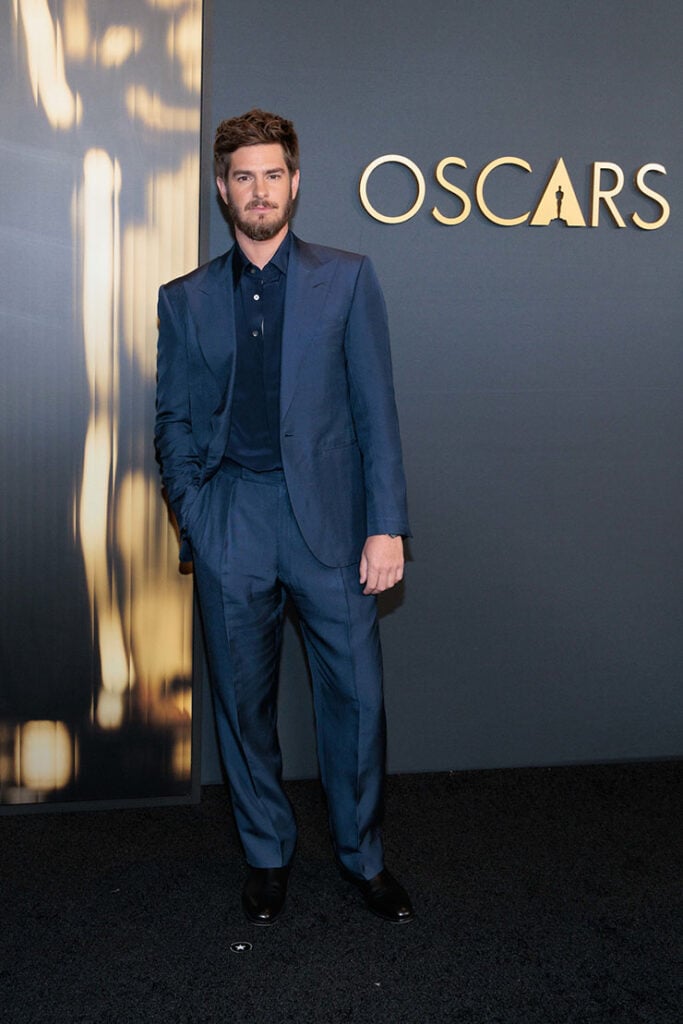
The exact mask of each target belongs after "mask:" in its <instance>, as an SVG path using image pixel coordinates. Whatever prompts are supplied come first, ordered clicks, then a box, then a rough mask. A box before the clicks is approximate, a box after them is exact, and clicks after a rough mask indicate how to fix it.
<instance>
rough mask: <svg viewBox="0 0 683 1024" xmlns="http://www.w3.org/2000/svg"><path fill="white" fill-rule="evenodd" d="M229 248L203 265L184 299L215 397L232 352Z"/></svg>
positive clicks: (221, 387)
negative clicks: (203, 269)
mask: <svg viewBox="0 0 683 1024" xmlns="http://www.w3.org/2000/svg"><path fill="white" fill-rule="evenodd" d="M231 253H232V249H230V250H228V252H226V253H224V254H223V256H220V257H219V258H218V259H217V260H214V261H212V262H211V263H209V264H208V265H207V268H206V273H205V274H204V275H203V276H202V277H201V278H200V279H199V281H198V282H197V284H196V286H195V287H194V288H192V289H188V302H189V305H190V310H191V312H192V318H193V320H194V323H195V326H196V329H197V341H198V343H199V347H200V349H201V352H202V355H203V356H204V359H205V360H206V364H207V366H208V367H209V369H210V370H211V372H212V374H213V376H214V377H215V380H216V384H217V387H218V391H219V398H222V397H223V394H224V391H225V387H226V384H227V383H228V376H229V370H230V367H231V365H232V360H233V358H234V354H235V311H234V292H233V284H232V260H231Z"/></svg>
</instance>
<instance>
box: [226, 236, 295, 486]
mask: <svg viewBox="0 0 683 1024" xmlns="http://www.w3.org/2000/svg"><path fill="white" fill-rule="evenodd" d="M290 245H291V237H290V234H289V232H287V235H286V237H285V239H284V241H283V242H282V244H281V245H280V247H279V248H278V250H277V252H276V253H275V254H274V256H273V257H272V259H271V260H270V262H269V263H267V264H266V265H265V267H263V269H262V270H261V269H260V268H259V267H256V266H254V264H253V263H250V262H249V260H248V259H247V258H246V256H245V255H244V253H243V252H242V250H241V249H240V247H239V245H237V244H235V247H234V250H233V254H232V274H233V287H234V294H235V335H236V340H237V353H236V367H235V383H234V390H233V398H232V415H231V421H230V437H229V439H228V445H227V449H226V454H227V456H228V458H230V459H232V460H233V461H234V462H237V463H239V464H240V465H241V466H246V468H247V469H253V470H256V471H257V472H264V471H266V470H271V469H281V468H282V457H281V454H280V362H281V353H282V325H283V321H284V311H285V285H286V280H287V264H288V262H289V250H290Z"/></svg>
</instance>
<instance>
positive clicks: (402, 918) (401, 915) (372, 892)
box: [340, 868, 415, 924]
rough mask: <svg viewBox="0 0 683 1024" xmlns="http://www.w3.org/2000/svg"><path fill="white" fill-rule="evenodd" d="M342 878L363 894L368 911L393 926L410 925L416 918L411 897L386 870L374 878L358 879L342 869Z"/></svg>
mask: <svg viewBox="0 0 683 1024" xmlns="http://www.w3.org/2000/svg"><path fill="white" fill-rule="evenodd" d="M340 870H341V874H342V878H345V879H346V881H347V882H351V884H352V885H355V887H356V888H357V889H358V890H359V892H361V893H362V895H363V898H364V900H365V905H366V907H367V908H368V910H371V911H372V913H373V914H377V916H378V917H382V918H384V920H385V921H391V923H392V924H408V922H409V921H412V920H413V918H414V917H415V912H414V910H413V908H412V905H411V902H410V897H409V896H408V893H407V892H406V891H405V889H404V888H403V886H402V885H400V884H399V883H398V882H397V881H396V879H395V878H394V877H393V876H392V875H390V874H389V872H388V871H387V870H386V869H385V870H384V871H380V873H379V874H378V875H375V877H374V878H358V876H357V875H352V874H351V873H350V872H349V871H347V870H346V868H340Z"/></svg>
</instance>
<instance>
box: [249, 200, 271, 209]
mask: <svg viewBox="0 0 683 1024" xmlns="http://www.w3.org/2000/svg"><path fill="white" fill-rule="evenodd" d="M246 208H247V210H277V205H276V204H275V203H263V202H259V203H257V202H251V203H248V204H247V207H246Z"/></svg>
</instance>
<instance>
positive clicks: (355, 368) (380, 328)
mask: <svg viewBox="0 0 683 1024" xmlns="http://www.w3.org/2000/svg"><path fill="white" fill-rule="evenodd" d="M345 351H346V358H347V372H348V378H349V390H350V395H351V407H352V412H353V418H354V423H355V428H356V435H357V437H358V443H359V446H360V450H361V453H362V456H363V475H364V482H365V498H366V507H367V540H366V542H365V545H364V547H363V553H362V555H361V561H360V566H359V572H360V582H361V584H362V585H363V586H364V593H366V594H378V593H381V592H382V591H383V590H387V589H389V588H390V587H393V586H394V585H395V584H396V583H398V581H399V580H400V579H402V577H403V537H404V536H410V526H409V523H408V513H407V502H406V484H405V474H404V471H403V458H402V454H401V438H400V433H399V427H398V414H397V411H396V399H395V396H394V384H393V375H392V367H391V350H390V342H389V326H388V322H387V313H386V306H385V303H384V297H383V295H382V290H381V288H380V285H379V281H378V280H377V276H376V274H375V272H374V269H373V267H372V264H371V262H370V260H368V259H367V257H364V258H363V260H362V263H361V266H360V269H359V272H358V277H357V280H356V287H355V291H354V295H353V300H352V303H351V309H350V311H349V317H348V321H347V328H346V336H345Z"/></svg>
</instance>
